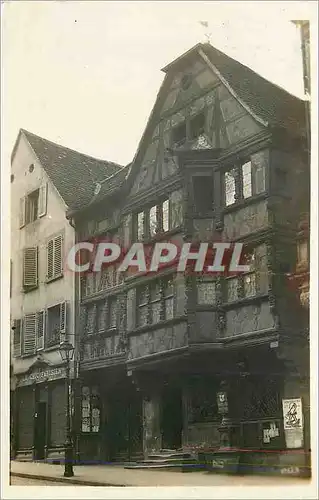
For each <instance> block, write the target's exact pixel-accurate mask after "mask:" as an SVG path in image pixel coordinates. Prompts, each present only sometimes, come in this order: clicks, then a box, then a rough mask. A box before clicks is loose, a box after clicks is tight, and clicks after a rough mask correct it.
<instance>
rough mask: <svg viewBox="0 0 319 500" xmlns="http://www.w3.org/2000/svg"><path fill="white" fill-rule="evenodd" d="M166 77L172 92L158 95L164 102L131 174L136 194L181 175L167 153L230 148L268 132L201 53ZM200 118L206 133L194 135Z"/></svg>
mask: <svg viewBox="0 0 319 500" xmlns="http://www.w3.org/2000/svg"><path fill="white" fill-rule="evenodd" d="M166 79H167V81H168V82H170V83H169V85H168V86H167V87H168V88H166V90H162V91H161V92H160V93H159V95H158V97H157V102H159V100H161V102H162V103H163V104H162V105H161V106H160V109H159V110H158V111H157V113H156V114H155V116H154V117H153V118H152V120H151V122H150V123H149V124H148V126H147V128H146V132H145V135H144V140H142V143H141V146H140V150H141V151H142V150H143V153H142V155H141V156H140V158H139V159H138V160H137V161H136V165H135V166H136V168H135V169H133V170H132V175H134V176H135V177H134V182H133V187H132V190H131V195H135V194H137V193H138V192H141V191H144V190H147V189H149V188H151V187H154V184H157V183H159V182H161V181H162V180H164V179H166V178H167V177H169V176H172V175H174V174H176V173H177V172H178V165H177V161H176V159H175V158H174V157H173V156H172V154H169V152H168V150H170V149H175V150H183V149H188V150H195V149H208V150H209V149H211V150H213V149H216V148H218V149H219V148H228V147H230V146H231V145H233V144H236V143H237V142H240V141H242V140H244V139H246V138H247V137H249V136H253V135H255V134H256V133H258V132H260V131H261V130H262V128H263V126H262V125H261V124H260V123H258V122H257V121H256V120H255V119H254V118H253V117H252V116H251V114H250V113H249V111H247V109H246V108H244V107H243V106H242V105H241V104H240V103H239V102H238V100H237V99H236V98H235V97H234V96H233V95H232V94H231V93H230V91H229V90H228V89H227V88H226V86H225V85H224V83H223V82H222V81H221V79H220V76H219V75H217V74H216V73H215V72H214V70H213V69H212V68H211V67H210V66H209V65H208V64H207V63H206V61H205V60H204V59H203V58H202V57H201V55H200V54H197V55H196V58H195V59H194V60H193V61H192V63H191V64H190V63H189V64H188V65H184V68H182V69H178V70H174V69H173V68H172V69H171V70H170V71H169V73H168V74H167V76H166ZM163 94H164V95H163ZM154 109H156V104H155V107H154ZM196 120H197V121H200V120H202V124H201V128H200V130H201V132H200V133H198V135H196V136H194V137H193V134H192V128H193V126H194V124H195V123H196ZM182 134H185V141H184V142H183V141H181V143H176V141H175V139H174V136H175V135H182ZM137 158H138V156H137Z"/></svg>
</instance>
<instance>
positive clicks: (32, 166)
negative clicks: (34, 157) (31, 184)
mask: <svg viewBox="0 0 319 500" xmlns="http://www.w3.org/2000/svg"><path fill="white" fill-rule="evenodd" d="M33 170H34V165H33V163H31V165H30V167H29V172H30V174H31V173H32V172H33Z"/></svg>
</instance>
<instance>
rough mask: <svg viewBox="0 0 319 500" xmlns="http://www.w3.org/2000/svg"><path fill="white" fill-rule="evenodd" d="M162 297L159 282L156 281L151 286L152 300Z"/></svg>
mask: <svg viewBox="0 0 319 500" xmlns="http://www.w3.org/2000/svg"><path fill="white" fill-rule="evenodd" d="M160 298H161V289H160V285H159V283H154V284H152V286H151V300H158V299H160Z"/></svg>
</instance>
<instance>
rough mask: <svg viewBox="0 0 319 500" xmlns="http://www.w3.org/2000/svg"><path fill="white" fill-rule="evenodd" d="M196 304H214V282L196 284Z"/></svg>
mask: <svg viewBox="0 0 319 500" xmlns="http://www.w3.org/2000/svg"><path fill="white" fill-rule="evenodd" d="M197 302H198V304H200V305H215V304H216V283H215V281H200V282H198V283H197Z"/></svg>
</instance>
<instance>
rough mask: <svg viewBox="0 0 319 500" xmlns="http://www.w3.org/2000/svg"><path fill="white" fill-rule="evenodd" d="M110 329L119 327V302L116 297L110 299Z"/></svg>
mask: <svg viewBox="0 0 319 500" xmlns="http://www.w3.org/2000/svg"><path fill="white" fill-rule="evenodd" d="M109 317H110V322H109V328H116V327H117V300H116V297H112V298H110V299H109Z"/></svg>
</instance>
